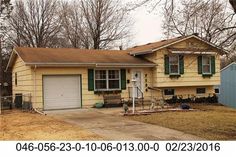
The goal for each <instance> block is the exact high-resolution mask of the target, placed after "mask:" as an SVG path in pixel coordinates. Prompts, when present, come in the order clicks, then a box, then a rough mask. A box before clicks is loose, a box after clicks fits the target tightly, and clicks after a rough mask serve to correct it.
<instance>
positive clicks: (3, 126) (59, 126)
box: [0, 111, 102, 140]
mask: <svg viewBox="0 0 236 157" xmlns="http://www.w3.org/2000/svg"><path fill="white" fill-rule="evenodd" d="M101 139H102V138H101V137H100V136H98V135H95V134H93V133H90V132H88V131H86V130H84V129H81V128H80V127H78V126H75V125H72V124H69V123H66V122H64V121H60V120H57V119H54V118H52V117H49V116H44V115H39V114H36V113H26V112H24V113H23V112H21V111H11V112H6V111H5V114H4V115H0V140H101Z"/></svg>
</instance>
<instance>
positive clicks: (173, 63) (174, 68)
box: [169, 55, 179, 74]
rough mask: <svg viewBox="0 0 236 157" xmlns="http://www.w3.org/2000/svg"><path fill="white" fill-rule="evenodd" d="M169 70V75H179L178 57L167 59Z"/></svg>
mask: <svg viewBox="0 0 236 157" xmlns="http://www.w3.org/2000/svg"><path fill="white" fill-rule="evenodd" d="M169 70H170V74H179V56H178V55H175V56H170V57H169Z"/></svg>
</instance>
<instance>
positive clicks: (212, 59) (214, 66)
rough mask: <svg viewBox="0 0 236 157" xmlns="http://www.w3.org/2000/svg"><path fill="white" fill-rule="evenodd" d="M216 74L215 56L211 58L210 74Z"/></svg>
mask: <svg viewBox="0 0 236 157" xmlns="http://www.w3.org/2000/svg"><path fill="white" fill-rule="evenodd" d="M215 73H216V63H215V56H211V74H215Z"/></svg>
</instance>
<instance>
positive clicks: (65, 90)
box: [43, 76, 81, 110]
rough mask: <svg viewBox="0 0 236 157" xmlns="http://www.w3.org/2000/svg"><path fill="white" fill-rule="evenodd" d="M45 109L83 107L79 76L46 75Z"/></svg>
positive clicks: (44, 79) (44, 82)
mask: <svg viewBox="0 0 236 157" xmlns="http://www.w3.org/2000/svg"><path fill="white" fill-rule="evenodd" d="M43 87H44V109H45V110H49V109H69V108H79V107H81V94H80V92H81V91H80V89H81V88H80V77H79V76H44V78H43Z"/></svg>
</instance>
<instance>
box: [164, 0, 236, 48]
mask: <svg viewBox="0 0 236 157" xmlns="http://www.w3.org/2000/svg"><path fill="white" fill-rule="evenodd" d="M179 4H180V5H178V4H177V3H173V6H172V9H168V8H165V11H164V17H165V19H164V24H163V29H164V31H165V32H164V33H165V35H166V36H167V37H170V36H176V35H189V34H193V33H198V34H199V36H200V37H202V38H204V39H205V40H207V41H210V42H212V43H215V44H216V45H218V46H220V47H224V48H230V47H231V46H232V45H233V44H234V42H235V40H236V18H235V14H234V13H233V12H232V11H231V10H229V9H228V6H227V5H228V2H225V1H224V2H223V1H220V0H204V1H202V0H181V3H179Z"/></svg>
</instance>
